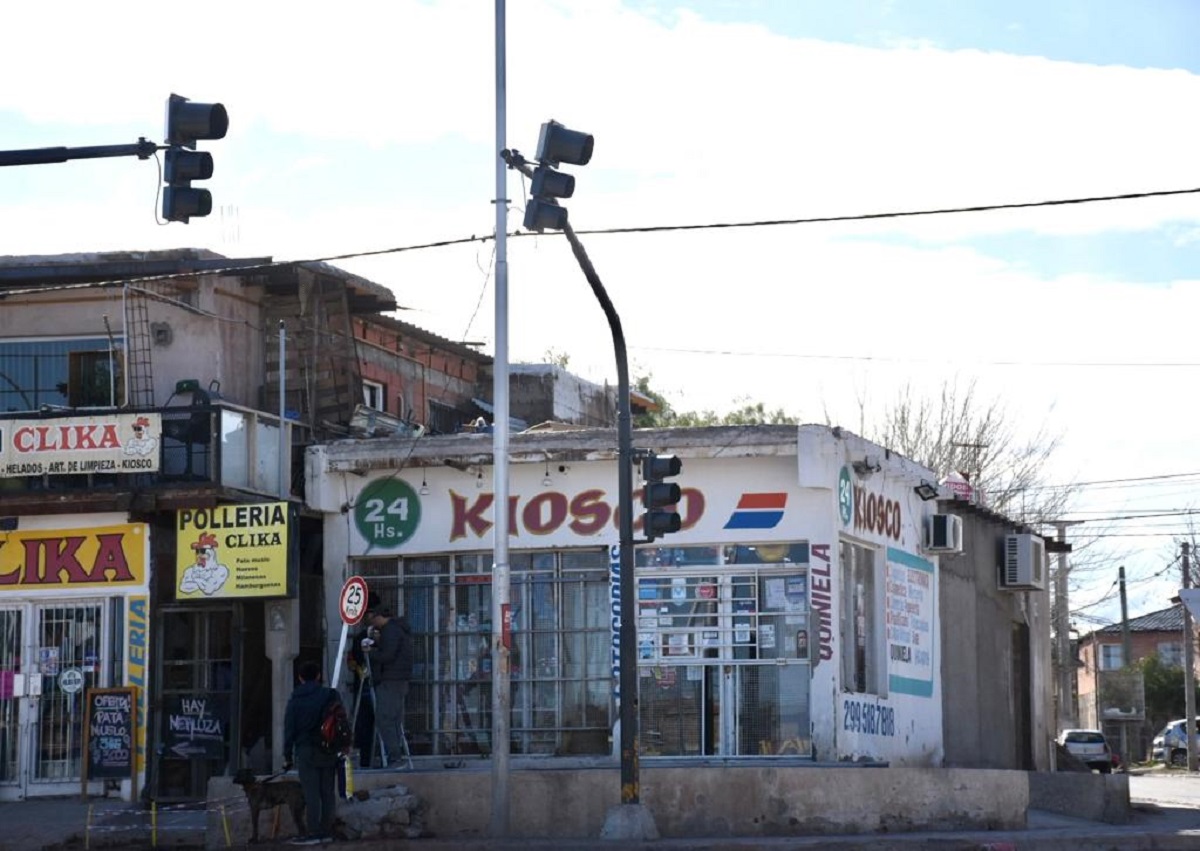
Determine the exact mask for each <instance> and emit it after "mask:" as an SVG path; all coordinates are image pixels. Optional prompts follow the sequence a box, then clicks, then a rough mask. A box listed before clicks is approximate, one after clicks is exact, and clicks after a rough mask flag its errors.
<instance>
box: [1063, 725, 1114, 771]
mask: <svg viewBox="0 0 1200 851" xmlns="http://www.w3.org/2000/svg"><path fill="white" fill-rule="evenodd" d="M1058 743H1059V744H1060V745H1062V746H1063V747H1065V748H1066V749H1067V752H1068V753H1070V754H1071V756H1073V757H1075V758H1076V759H1077V760H1079V761H1080V762H1082V763H1083V764H1084V765H1086V766H1087V767H1088V768H1092V769H1095V770H1096V771H1099V772H1100V773H1101V774H1109V773H1111V772H1112V768H1113V757H1112V750H1111V749H1110V748H1109V746H1108V740H1107V739H1105V738H1104V734H1103V733H1101V732H1100V731H1099V730H1063V731H1062V732H1061V733H1059V734H1058Z"/></svg>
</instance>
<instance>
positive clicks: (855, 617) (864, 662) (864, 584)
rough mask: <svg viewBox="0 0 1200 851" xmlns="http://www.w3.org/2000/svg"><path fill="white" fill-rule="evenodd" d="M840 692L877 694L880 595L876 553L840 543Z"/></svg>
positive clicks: (880, 667)
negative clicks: (841, 689)
mask: <svg viewBox="0 0 1200 851" xmlns="http://www.w3.org/2000/svg"><path fill="white" fill-rule="evenodd" d="M839 551H840V557H841V579H842V618H841V639H842V640H841V646H842V688H843V689H845V690H847V691H852V692H859V693H867V694H880V693H881V692H882V685H881V681H882V673H883V671H882V668H883V666H882V665H881V664H880V659H881V655H882V654H881V653H880V652H879V636H880V629H879V624H880V617H879V614H878V612H879V591H880V583H879V582H878V577H877V571H878V567H877V564H876V558H875V550H873V549H871V548H870V547H864V546H862V545H861V544H855V543H852V542H850V541H842V542H841V545H840V548H839Z"/></svg>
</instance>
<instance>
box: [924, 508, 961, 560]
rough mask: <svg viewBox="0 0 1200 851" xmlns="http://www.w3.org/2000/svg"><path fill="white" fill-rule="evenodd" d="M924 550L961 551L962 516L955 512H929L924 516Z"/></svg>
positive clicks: (932, 551) (936, 551)
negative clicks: (929, 513)
mask: <svg viewBox="0 0 1200 851" xmlns="http://www.w3.org/2000/svg"><path fill="white" fill-rule="evenodd" d="M925 551H926V552H931V553H961V552H962V518H961V517H959V516H958V515H957V514H931V515H929V516H928V517H926V518H925Z"/></svg>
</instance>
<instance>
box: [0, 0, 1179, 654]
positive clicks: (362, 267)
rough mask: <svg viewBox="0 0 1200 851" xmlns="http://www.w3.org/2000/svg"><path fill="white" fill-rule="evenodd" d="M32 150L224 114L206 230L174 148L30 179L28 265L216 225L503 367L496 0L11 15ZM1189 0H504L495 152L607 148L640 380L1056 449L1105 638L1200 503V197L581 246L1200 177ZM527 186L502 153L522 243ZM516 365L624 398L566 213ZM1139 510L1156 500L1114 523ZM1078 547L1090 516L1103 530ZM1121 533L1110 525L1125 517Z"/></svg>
mask: <svg viewBox="0 0 1200 851" xmlns="http://www.w3.org/2000/svg"><path fill="white" fill-rule="evenodd" d="M5 18H6V31H7V32H8V34H9V38H8V39H6V46H5V50H4V51H3V53H0V73H3V75H4V79H6V80H8V81H10V82H9V83H8V84H6V85H5V86H3V87H0V146H2V148H3V149H4V150H16V149H23V148H38V147H51V146H60V145H61V146H89V145H113V144H127V143H131V142H135V141H136V140H137V139H138V138H139V137H143V136H144V137H146V138H149V139H151V140H155V141H161V139H162V136H163V116H164V104H165V101H166V98H167V95H168V94H169V93H171V92H175V93H178V94H181V95H184V96H186V97H189V98H192V99H194V100H197V101H202V102H221V103H223V104H224V105H225V107H226V109H227V110H228V113H229V121H230V129H229V134H228V136H227V137H226V138H225V139H222V140H219V141H212V142H207V143H201V148H202V149H206V150H209V151H210V152H211V153H212V154H213V157H214V161H215V174H214V176H213V178H212V179H211V180H210V181H206V184H207V185H208V187H209V188H210V189H211V191H212V193H213V198H214V202H213V203H214V211H213V214H212V215H211V216H209V217H207V218H205V219H193V220H192V222H191V223H190V224H187V225H184V224H178V223H172V224H165V225H164V224H161V223H159V222H158V221H156V215H155V213H156V205H157V203H158V200H157V192H158V187H159V182H160V175H159V170H158V165H157V162H156V161H155V160H146V161H140V160H138V159H136V158H134V157H127V158H119V159H118V158H110V159H96V160H79V161H73V162H69V163H64V164H56V165H43V166H24V167H11V168H0V255H2V254H54V253H63V252H78V251H104V250H143V249H146V250H148V249H162V248H179V247H203V248H208V249H211V250H213V251H217V252H220V253H222V254H225V255H228V256H231V257H250V256H271V257H273V258H275V259H277V260H297V259H323V258H330V257H338V256H341V255H345V254H362V253H368V252H379V251H381V250H385V249H412V250H398V251H392V252H390V253H386V254H379V255H375V256H370V257H357V258H349V259H344V260H337V261H334V262H335V263H336V264H337V265H340V266H343V267H344V268H346V269H349V270H350V271H352V272H355V273H357V274H361V275H364V276H366V277H368V278H370V279H372V280H374V281H377V282H378V283H381V284H384V285H386V286H389V287H391V288H392V289H393V290H394V291H395V293H396V297H397V300H398V302H399V304H400V305H402V307H403V308H404V309H403V310H402V311H401V312H400V313H398V317H399V318H401V319H403V320H405V321H407V322H410V323H413V324H416V325H419V326H421V327H424V328H427V329H429V330H431V331H434V332H436V333H438V334H441V335H443V336H445V337H447V338H449V339H452V340H456V341H466V342H471V343H478V344H479V345H480V347H481V350H483V351H485V352H487V353H488V354H493V353H494V344H495V340H496V329H497V327H498V324H497V320H496V315H495V314H496V291H495V278H494V275H493V268H494V261H495V257H494V249H495V243H494V241H491V240H484V239H479V240H477V241H474V242H470V243H468V244H464V245H459V246H454V247H446V248H424V249H418V248H415V247H418V246H423V245H426V244H427V243H431V242H439V241H445V240H456V239H463V238H467V237H472V236H475V237H481V238H482V237H486V236H487V235H489V234H491V233H492V232H493V230H494V227H495V212H494V210H495V208H494V200H495V197H496V161H497V156H496V152H497V150H498V148H499V147H500V145H499V144H498V141H499V140H498V139H497V133H496V103H497V88H498V86H497V73H496V71H497V68H496V44H497V33H498V28H497V24H496V16H495V4H494V3H493V2H488V0H386V1H385V2H348V3H344V4H328V3H320V4H318V3H315V2H306V0H299V1H298V2H289V3H282V2H274V0H260V2H256V3H244V2H238V3H234V2H226V0H209V2H206V3H204V4H202V5H200V6H197V5H194V4H165V5H164V4H160V5H158V6H155V7H153V8H149V7H146V6H145V5H144V4H138V5H135V4H133V3H130V2H123V0H110V1H109V2H106V3H103V4H97V3H93V2H78V0H67V2H63V3H58V4H21V5H20V6H19V7H14V8H13V9H10V10H7V12H6V16H5ZM1198 33H1200V4H1196V3H1194V2H1191V0H1142V2H1139V3H1136V4H1133V3H1128V2H1118V0H1038V2H1034V0H1008V2H1000V0H996V2H956V0H839V2H836V3H831V2H817V1H816V0H688V2H682V0H679V1H678V2H672V0H664V1H663V2H658V1H657V0H654V2H651V0H625V2H621V0H512V1H511V2H508V3H507V8H506V26H505V27H504V28H503V31H502V34H503V43H504V45H505V51H506V62H505V75H504V76H505V85H504V93H505V97H506V105H507V109H506V121H505V126H504V141H503V146H504V147H508V148H513V149H517V150H520V151H522V152H523V153H525V154H526V155H527V156H530V157H532V156H533V154H534V151H535V149H536V144H537V138H538V130H539V127H540V125H541V124H542V122H544V121H547V120H549V119H555V120H557V121H560V122H562V123H563V124H565V125H567V126H568V127H571V128H573V129H578V130H582V131H585V132H588V133H591V134H593V136H594V137H595V153H594V155H593V158H592V160H591V162H590V163H589V164H588V165H587V166H586V167H579V168H570V169H566V170H570V171H572V173H573V174H574V175H575V177H576V191H575V196H574V197H573V198H571V199H570V200H569V201H568V202H565V203H566V206H567V207H568V209H569V211H570V217H571V222H572V224H573V226H574V227H575V228H576V230H577V231H579V232H580V234H581V238H582V239H583V241H584V243H585V245H586V247H587V251H588V253H589V256H590V257H591V259H592V261H593V262H594V264H595V267H596V269H597V272H598V274H599V276H600V278H601V280H602V281H603V283H604V286H605V288H606V290H607V291H608V294H609V296H610V297H611V299H612V301H613V303H614V305H615V306H616V309H617V311H618V313H619V314H620V316H621V321H622V326H623V330H624V335H625V338H626V340H627V343H628V348H629V358H630V368H631V372H632V373H633V375H634V376H635V377H636V376H642V375H648V376H650V378H651V385H652V386H653V387H655V388H656V389H657V390H659V391H660V392H662V393H663V394H664V395H666V396H667V398H668V399H669V400H670V401H671V402H672V404H673V405H674V407H676V408H677V409H681V410H688V409H697V410H705V409H712V410H716V411H718V412H721V411H728V410H731V409H734V408H736V407H739V406H741V405H742V404H745V403H747V402H760V401H761V402H763V403H764V404H765V405H766V406H767V407H768V408H770V409H775V408H782V409H784V410H785V411H787V412H788V413H790V414H792V415H794V416H796V417H798V418H800V420H801V421H805V422H830V423H833V424H841V425H845V426H847V427H849V428H851V429H853V430H856V431H861V430H863V429H862V428H861V426H862V425H863V423H864V418H865V419H866V420H867V421H869V420H870V419H871V418H872V417H877V416H878V414H879V412H880V411H881V410H882V409H883V406H885V405H886V404H887V403H889V402H891V401H892V400H894V399H895V398H896V396H897V394H898V392H900V390H901V389H902V388H904V387H912V388H913V389H914V390H915V391H916V392H918V393H925V394H928V393H933V392H936V391H937V390H938V388H940V387H941V386H942V385H944V384H946V383H955V384H957V385H958V386H960V387H963V386H968V385H970V384H972V383H974V385H975V387H976V388H977V392H978V393H979V394H980V395H981V396H982V397H983V398H986V399H996V400H999V401H1001V402H1002V403H1003V406H1004V408H1005V410H1006V412H1007V413H1008V415H1009V416H1010V417H1011V420H1012V422H1013V423H1014V425H1015V426H1016V427H1017V429H1018V431H1021V430H1027V431H1028V432H1029V433H1033V432H1035V431H1036V430H1037V429H1039V428H1043V427H1045V428H1046V429H1048V430H1049V431H1050V432H1051V433H1054V434H1059V435H1061V437H1062V445H1061V448H1060V449H1059V450H1058V452H1056V454H1055V456H1054V459H1053V462H1052V464H1051V465H1050V467H1049V468H1048V469H1047V470H1046V474H1045V480H1046V481H1047V482H1048V483H1055V484H1064V483H1069V482H1074V483H1095V484H1085V485H1083V486H1081V487H1080V489H1079V496H1078V499H1077V501H1076V503H1075V505H1074V506H1073V511H1072V512H1071V513H1070V515H1069V516H1070V517H1071V518H1072V519H1086V520H1087V521H1088V522H1087V523H1085V524H1083V525H1082V526H1079V527H1077V528H1073V529H1072V531H1071V536H1072V539H1073V540H1078V541H1080V542H1086V543H1087V550H1086V551H1087V567H1086V569H1084V568H1083V559H1082V557H1081V558H1080V562H1081V566H1080V569H1079V570H1078V571H1072V582H1071V597H1070V601H1071V608H1072V609H1073V610H1076V609H1077V610H1078V611H1077V617H1076V618H1075V623H1076V625H1077V627H1078V628H1079V629H1080V630H1081V631H1083V632H1086V631H1088V630H1090V629H1092V628H1094V627H1095V626H1096V625H1097V624H1102V623H1111V622H1113V621H1114V620H1116V619H1117V618H1118V617H1119V615H1120V609H1119V606H1118V602H1117V600H1118V597H1117V594H1116V589H1115V582H1116V578H1117V570H1118V567H1120V566H1121V565H1124V566H1125V568H1126V572H1127V575H1128V600H1129V612H1130V614H1131V615H1137V614H1142V613H1146V612H1150V611H1154V610H1157V609H1161V608H1165V607H1166V606H1168V605H1170V597H1171V596H1173V595H1174V593H1175V590H1176V589H1177V588H1178V584H1179V567H1178V562H1177V559H1176V557H1177V555H1178V552H1179V548H1178V541H1177V537H1178V536H1179V535H1181V534H1184V533H1186V532H1187V531H1188V529H1189V528H1190V527H1189V517H1188V515H1187V514H1186V513H1185V512H1187V511H1191V510H1194V509H1196V508H1197V502H1198V501H1200V500H1198V499H1197V494H1198V491H1197V488H1198V485H1200V457H1198V456H1200V452H1198V450H1197V442H1196V431H1197V428H1196V425H1195V422H1196V416H1195V414H1196V407H1197V404H1196V401H1195V391H1194V390H1193V389H1192V388H1193V386H1194V384H1195V382H1196V379H1197V376H1198V374H1200V353H1198V352H1196V351H1195V348H1196V347H1195V345H1194V341H1193V333H1192V331H1193V327H1194V320H1193V317H1195V316H1197V315H1200V314H1198V311H1197V307H1198V306H1200V287H1198V286H1197V280H1198V278H1200V196H1198V195H1197V194H1182V195H1175V196H1169V197H1151V198H1143V199H1137V200H1126V201H1120V202H1109V203H1098V204H1087V205H1068V206H1053V207H1042V208H1032V209H1018V210H1004V211H993V212H977V213H970V214H954V215H937V216H927V217H900V218H872V219H866V220H858V221H842V222H827V223H811V224H789V225H769V226H768V225H763V226H748V227H737V228H719V229H695V230H687V231H652V232H638V233H626V234H620V235H616V234H605V233H589V231H604V230H607V229H613V228H656V227H660V226H668V225H692V226H694V225H710V224H717V223H754V222H767V221H774V220H795V219H803V218H815V217H829V216H858V215H870V214H877V213H887V212H898V211H913V210H930V209H941V208H958V207H969V206H979V205H994V204H1012V203H1024V202H1031V201H1045V200H1055V199H1070V198H1081V197H1094V196H1108V195H1117V194H1131V193H1145V192H1156V191H1165V190H1182V189H1195V188H1197V187H1200V165H1198V163H1200V155H1198V154H1197V151H1200V144H1198V142H1200V113H1198V112H1197V110H1196V109H1195V108H1194V105H1195V104H1196V103H1197V102H1198V100H1200V51H1198V50H1197V49H1196V47H1195V45H1196V43H1197V38H1196V37H1197V34H1198ZM527 192H528V186H527V185H526V181H525V180H524V179H523V178H522V177H521V176H520V175H519V174H517V173H516V172H512V171H510V172H508V173H507V180H506V195H507V199H508V202H509V203H508V207H509V214H508V230H509V232H510V233H515V232H517V231H520V230H521V223H522V215H523V209H524V203H525V198H526V197H527ZM507 260H508V270H509V273H508V287H507V292H508V299H507V303H508V310H507V317H506V320H503V323H504V324H503V327H506V328H507V330H508V339H509V353H510V360H512V361H514V362H542V361H544V360H546V359H547V357H548V356H549V357H554V358H566V359H567V364H568V368H569V369H571V371H573V372H576V373H578V374H580V375H582V376H584V377H585V378H589V379H591V380H594V381H608V382H611V383H615V381H616V368H615V365H614V356H613V348H612V339H611V336H610V332H609V329H608V326H607V324H606V323H605V320H604V315H603V313H602V311H601V309H600V307H599V305H598V304H597V303H596V301H595V299H594V297H593V296H592V293H591V291H590V289H589V287H588V285H587V282H586V280H585V279H584V278H583V275H582V274H581V272H580V270H579V267H578V265H577V264H576V262H575V260H574V259H573V257H572V255H571V253H570V250H569V247H568V245H567V244H566V241H565V239H564V238H563V237H562V236H561V235H560V234H554V233H546V234H542V235H539V236H534V235H522V236H519V237H513V238H511V239H509V240H508V241H507ZM1138 514H1158V515H1161V516H1157V517H1153V518H1138V519H1135V520H1112V519H1106V518H1114V517H1128V516H1133V515H1138ZM1076 536H1078V537H1076ZM1101 536H1102V537H1101Z"/></svg>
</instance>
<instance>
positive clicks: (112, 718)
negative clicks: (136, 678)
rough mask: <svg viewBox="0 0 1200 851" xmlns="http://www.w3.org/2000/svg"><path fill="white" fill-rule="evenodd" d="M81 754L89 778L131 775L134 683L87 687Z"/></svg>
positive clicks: (134, 710)
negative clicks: (83, 738) (115, 686)
mask: <svg viewBox="0 0 1200 851" xmlns="http://www.w3.org/2000/svg"><path fill="white" fill-rule="evenodd" d="M85 715H86V718H85V720H84V732H85V735H86V736H87V742H86V743H85V744H84V749H83V751H84V754H85V755H86V756H85V757H84V758H85V759H86V760H87V770H86V771H84V773H83V776H84V777H85V778H86V779H88V780H99V779H101V778H107V777H133V766H134V760H135V759H136V758H137V746H136V743H135V741H134V736H135V735H136V730H137V699H136V696H135V687H134V686H126V687H124V688H90V689H88V690H87V699H86V709H85Z"/></svg>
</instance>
